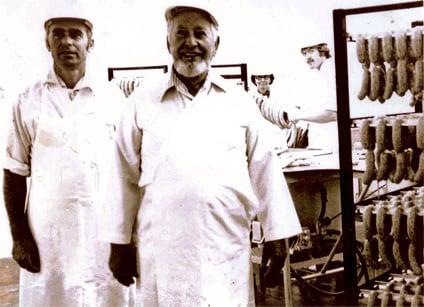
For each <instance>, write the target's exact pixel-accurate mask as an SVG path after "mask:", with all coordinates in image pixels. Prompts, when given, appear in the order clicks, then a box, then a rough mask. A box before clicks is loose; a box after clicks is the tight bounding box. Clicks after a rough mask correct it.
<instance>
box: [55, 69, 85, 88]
mask: <svg viewBox="0 0 424 307" xmlns="http://www.w3.org/2000/svg"><path fill="white" fill-rule="evenodd" d="M54 71H55V73H56V74H57V75H58V76H59V77H60V78H61V79H62V80H63V82H65V84H66V87H67V88H70V89H72V88H74V87H75V85H76V84H77V83H78V81H79V80H81V78H82V77H83V76H84V74H85V67H84V68H80V67H77V68H69V69H68V68H67V69H63V68H60V67H58V66H56V65H54Z"/></svg>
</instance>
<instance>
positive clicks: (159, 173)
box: [105, 73, 300, 306]
mask: <svg viewBox="0 0 424 307" xmlns="http://www.w3.org/2000/svg"><path fill="white" fill-rule="evenodd" d="M251 99H252V98H251V97H249V95H247V94H246V93H244V92H241V90H239V89H233V88H231V86H230V85H228V84H226V81H225V80H223V79H222V78H220V77H215V76H211V75H209V77H208V78H207V80H206V81H205V84H204V86H203V87H202V88H201V89H200V90H199V92H198V93H197V95H196V96H195V97H193V96H192V95H191V94H190V93H189V92H188V91H187V89H186V88H185V86H184V84H182V83H181V82H180V81H179V80H178V79H177V78H176V77H175V75H174V74H173V73H171V74H170V76H168V77H167V78H166V79H165V80H163V82H161V83H160V84H157V85H155V86H153V87H148V86H144V87H142V88H139V89H136V90H135V92H134V93H133V94H132V95H131V97H130V100H131V101H132V104H131V106H130V107H129V108H128V110H127V112H126V113H125V115H124V117H123V119H122V121H121V124H120V126H119V127H118V132H117V148H116V157H115V165H114V168H113V170H112V173H111V176H110V178H111V184H110V188H109V194H108V196H107V197H106V198H107V207H106V209H105V210H106V212H105V213H106V217H107V224H108V225H109V227H108V230H107V232H106V233H105V237H106V239H107V240H109V241H111V242H115V243H129V242H130V241H131V237H132V235H133V234H134V235H135V238H136V242H137V245H138V246H139V250H138V252H139V258H138V260H139V268H140V271H139V274H140V278H139V282H138V283H137V284H138V286H137V289H138V294H137V299H138V302H137V303H139V304H141V305H146V306H150V305H152V306H153V305H161V306H162V305H165V306H168V305H174V306H178V305H186V306H203V305H208V304H211V305H217V306H236V305H242V306H244V305H248V304H252V303H253V301H254V300H253V287H252V286H253V283H252V274H251V264H250V241H249V230H250V221H251V220H252V219H253V217H254V216H256V215H257V216H258V217H259V220H260V221H261V223H262V226H263V228H264V234H265V238H266V240H277V239H282V238H286V237H291V236H294V235H296V234H298V233H299V232H300V224H299V220H298V218H297V214H296V211H295V208H294V205H293V201H292V198H291V195H290V192H289V190H288V187H287V183H286V181H285V179H284V176H283V173H282V170H281V168H280V167H279V161H278V157H277V156H276V155H275V153H274V150H273V148H272V145H271V143H270V141H269V137H268V136H267V134H266V133H265V132H264V130H263V123H264V122H263V121H264V119H263V118H262V117H261V116H260V113H259V112H258V111H257V107H256V106H255V105H254V104H253V103H252V100H251ZM135 221H136V222H135Z"/></svg>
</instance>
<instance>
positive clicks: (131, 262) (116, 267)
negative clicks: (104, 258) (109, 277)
mask: <svg viewBox="0 0 424 307" xmlns="http://www.w3.org/2000/svg"><path fill="white" fill-rule="evenodd" d="M109 268H110V270H111V271H112V273H113V276H114V277H115V278H116V279H117V280H118V281H119V282H120V283H121V284H122V285H124V286H127V287H129V286H130V285H131V284H133V283H134V277H135V278H137V277H138V273H137V259H136V248H135V246H134V245H132V244H115V243H111V244H110V258H109Z"/></svg>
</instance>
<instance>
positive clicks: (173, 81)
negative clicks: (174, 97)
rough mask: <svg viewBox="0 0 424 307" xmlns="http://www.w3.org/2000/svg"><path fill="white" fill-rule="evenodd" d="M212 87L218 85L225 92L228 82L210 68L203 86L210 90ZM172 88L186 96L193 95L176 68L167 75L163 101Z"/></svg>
mask: <svg viewBox="0 0 424 307" xmlns="http://www.w3.org/2000/svg"><path fill="white" fill-rule="evenodd" d="M211 87H217V88H219V89H221V90H222V91H224V92H226V91H228V84H226V83H225V79H224V78H222V77H221V76H220V75H218V74H216V73H214V72H213V71H211V70H209V73H208V75H207V77H206V80H205V83H204V84H203V86H202V88H203V89H204V90H207V91H209V90H210V88H211ZM172 89H175V90H177V91H179V92H181V93H183V94H184V95H186V96H189V97H192V96H191V94H189V92H188V90H187V87H186V86H185V85H184V83H183V82H182V81H181V80H180V79H179V78H178V77H177V75H176V73H175V71H174V69H172V70H171V73H169V74H168V75H167V79H166V80H165V83H164V86H163V89H162V95H161V101H163V99H164V97H165V95H166V93H168V91H170V90H172ZM201 90H202V89H201Z"/></svg>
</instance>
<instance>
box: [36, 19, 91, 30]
mask: <svg viewBox="0 0 424 307" xmlns="http://www.w3.org/2000/svg"><path fill="white" fill-rule="evenodd" d="M58 21H76V22H79V23H82V24H84V25H85V26H86V27H87V28H89V29H90V31H92V30H93V24H92V23H91V22H90V21H88V20H87V19H83V18H77V17H55V18H50V19H48V20H46V22H45V23H44V29H45V30H47V29H48V28H49V27H50V26H51V25H52V23H54V22H58Z"/></svg>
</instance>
